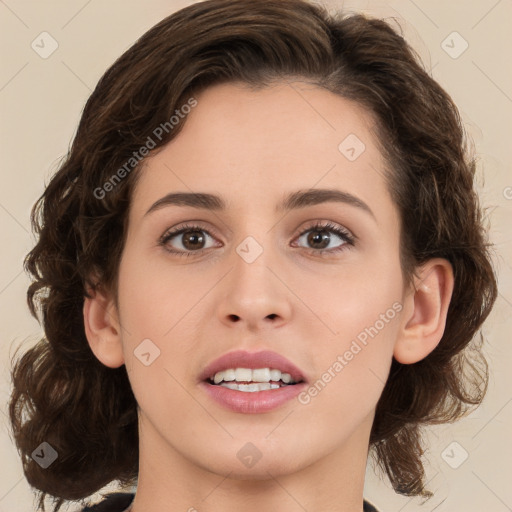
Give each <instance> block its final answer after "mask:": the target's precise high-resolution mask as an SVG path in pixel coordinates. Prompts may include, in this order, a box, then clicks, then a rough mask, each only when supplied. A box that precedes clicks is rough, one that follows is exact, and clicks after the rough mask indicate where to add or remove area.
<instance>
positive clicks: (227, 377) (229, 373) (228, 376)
mask: <svg viewBox="0 0 512 512" xmlns="http://www.w3.org/2000/svg"><path fill="white" fill-rule="evenodd" d="M223 373H224V381H225V382H231V381H232V380H235V370H233V368H229V369H228V370H224V372H223Z"/></svg>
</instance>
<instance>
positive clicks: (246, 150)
mask: <svg viewBox="0 0 512 512" xmlns="http://www.w3.org/2000/svg"><path fill="white" fill-rule="evenodd" d="M195 99H196V100H197V105H196V106H195V107H194V108H192V109H191V111H190V113H189V114H187V118H186V122H185V124H184V126H183V128H182V131H181V132H180V133H179V134H178V135H177V136H176V137H175V138H174V139H173V140H171V141H170V142H169V143H168V144H167V145H166V146H165V147H164V148H163V149H160V150H159V151H158V152H157V153H156V154H154V155H153V156H150V157H148V158H147V159H146V161H145V163H144V165H143V167H142V169H141V170H140V171H141V173H142V175H141V176H140V179H139V181H138V184H137V189H136V191H135V194H134V197H133V203H134V206H135V208H137V209H139V208H140V211H139V214H143V212H142V208H144V207H146V206H148V203H149V202H150V201H151V200H153V201H154V200H156V199H158V198H159V197H160V196H161V195H163V194H164V193H166V192H168V191H171V190H180V191H194V192H214V193H216V194H217V195H228V196H229V197H228V199H229V200H230V201H229V204H232V205H233V206H240V204H237V201H236V200H237V199H240V202H243V201H245V200H246V199H247V197H248V194H250V195H251V196H252V197H260V198H261V197H268V198H270V197H273V198H274V199H276V201H277V198H278V197H282V194H283V193H286V192H289V191H291V190H292V189H294V190H295V189H298V188H302V189H304V188H328V187H337V188H340V187H342V188H345V189H349V188H350V189H352V190H353V191H355V192H358V193H359V194H360V195H363V196H366V197H367V198H370V197H371V196H372V194H374V195H375V194H377V195H379V194H380V195H383V194H384V195H386V194H387V190H386V187H385V183H384V178H383V174H384V165H385V164H384V160H383V158H382V155H381V154H380V152H379V150H378V148H377V139H376V135H375V132H374V127H375V121H374V118H373V116H372V114H371V113H370V112H368V111H367V110H366V109H364V107H362V106H360V105H358V104H357V103H354V102H352V101H349V100H347V99H345V98H342V97H340V96H339V95H336V94H334V93H331V92H329V91H326V90H325V89H322V88H320V87H318V86H315V85H312V84H308V83H304V82H280V83H277V84H274V85H272V86H269V87H265V88H262V89H258V90H254V89H251V88H250V87H248V86H247V85H245V84H241V83H227V84H220V85H215V86H213V87H209V88H207V89H206V90H204V91H203V92H201V93H200V94H198V95H197V96H196V97H195ZM178 109H179V106H178ZM223 190H224V191H226V194H223ZM368 201H371V200H370V199H368ZM144 211H145V210H144Z"/></svg>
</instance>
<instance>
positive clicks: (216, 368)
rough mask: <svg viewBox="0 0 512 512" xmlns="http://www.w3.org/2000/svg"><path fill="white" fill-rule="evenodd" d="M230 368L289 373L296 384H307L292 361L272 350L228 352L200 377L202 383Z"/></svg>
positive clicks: (211, 364) (209, 365)
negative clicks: (266, 369)
mask: <svg viewBox="0 0 512 512" xmlns="http://www.w3.org/2000/svg"><path fill="white" fill-rule="evenodd" d="M228 368H235V369H236V368H250V369H252V370H254V369H256V368H270V369H275V370H281V372H282V373H289V374H290V375H291V378H292V380H294V381H295V382H297V383H299V382H306V378H305V377H304V374H303V373H302V372H301V370H300V369H299V368H297V366H295V365H294V364H293V363H292V362H291V361H289V360H288V359H286V358H285V357H283V356H281V355H280V354H278V353H277V352H272V351H271V350H263V351H260V352H247V351H245V350H235V351H233V352H228V353H227V354H224V355H223V356H221V357H219V358H218V359H216V360H215V361H212V362H211V363H210V364H208V366H206V368H205V369H204V370H203V371H202V372H201V374H200V375H199V380H200V381H208V380H209V379H210V378H211V377H213V376H214V375H215V374H216V373H217V372H220V371H224V370H227V369H228Z"/></svg>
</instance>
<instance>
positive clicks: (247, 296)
mask: <svg viewBox="0 0 512 512" xmlns="http://www.w3.org/2000/svg"><path fill="white" fill-rule="evenodd" d="M270 252H271V251H270V250H266V249H265V250H263V252H262V253H261V254H260V255H259V256H258V258H256V260H254V261H252V262H250V263H249V262H248V261H246V260H245V259H244V258H243V257H241V256H239V254H237V253H235V255H234V265H233V267H232V269H231V271H230V272H229V273H228V275H227V276H226V277H225V279H224V280H223V281H224V283H223V286H222V290H221V294H220V297H221V298H220V302H219V305H218V308H217V313H218V317H219V319H220V321H221V322H223V323H224V324H226V325H227V326H229V327H233V324H236V323H238V324H240V327H241V328H242V327H244V328H245V329H246V330H248V331H252V332H255V331H258V330H261V329H265V328H267V327H273V328H274V327H278V326H281V325H284V324H285V323H287V322H288V321H289V319H290V317H291V309H292V306H291V302H290V299H291V297H292V294H291V292H290V291H289V289H288V288H287V286H286V284H285V283H286V281H287V279H286V276H285V275H284V271H283V270H282V269H281V267H280V265H279V264H278V263H277V258H274V257H271V255H270Z"/></svg>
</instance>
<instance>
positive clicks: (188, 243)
mask: <svg viewBox="0 0 512 512" xmlns="http://www.w3.org/2000/svg"><path fill="white" fill-rule="evenodd" d="M208 238H213V237H212V236H211V235H210V234H209V233H208V231H206V230H205V229H203V228H201V227H200V226H183V227H181V228H179V229H176V230H174V231H169V232H167V233H165V234H164V235H163V236H162V238H161V239H160V242H159V243H160V245H163V246H164V247H165V248H166V250H168V251H169V252H171V253H174V254H179V255H187V256H188V255H189V254H190V253H192V252H200V251H202V250H205V249H209V248H210V247H213V245H210V247H207V246H205V244H206V242H207V239H208Z"/></svg>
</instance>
